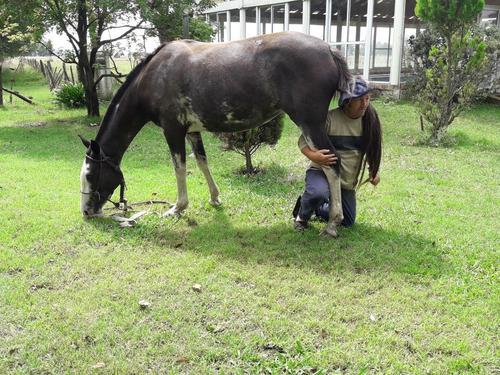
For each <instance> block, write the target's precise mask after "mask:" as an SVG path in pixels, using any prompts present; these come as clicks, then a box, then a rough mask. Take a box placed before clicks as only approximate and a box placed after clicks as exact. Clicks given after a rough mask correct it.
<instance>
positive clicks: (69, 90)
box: [54, 82, 85, 108]
mask: <svg viewBox="0 0 500 375" xmlns="http://www.w3.org/2000/svg"><path fill="white" fill-rule="evenodd" d="M54 93H55V96H56V101H57V102H58V103H60V104H62V105H63V106H65V107H68V108H81V107H84V106H85V90H84V88H83V85H82V84H81V83H80V82H77V83H69V82H68V83H64V84H63V85H62V86H61V87H59V88H58V89H56V90H55V92H54Z"/></svg>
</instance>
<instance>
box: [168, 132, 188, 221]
mask: <svg viewBox="0 0 500 375" xmlns="http://www.w3.org/2000/svg"><path fill="white" fill-rule="evenodd" d="M163 134H164V135H165V138H166V140H167V143H168V147H169V148H170V154H171V155H172V161H173V163H174V169H175V178H176V180H177V202H176V203H175V205H174V206H172V207H171V208H170V209H169V210H168V211H167V212H165V213H164V214H163V216H173V215H180V214H181V213H182V211H184V210H185V209H186V208H187V206H188V194H187V184H186V139H185V137H186V132H185V130H183V129H182V127H180V126H179V127H178V128H173V129H172V128H166V129H165V128H164V131H163Z"/></svg>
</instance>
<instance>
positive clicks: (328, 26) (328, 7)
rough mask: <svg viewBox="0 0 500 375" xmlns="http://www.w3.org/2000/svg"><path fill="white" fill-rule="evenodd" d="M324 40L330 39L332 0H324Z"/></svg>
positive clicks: (329, 40) (328, 40)
mask: <svg viewBox="0 0 500 375" xmlns="http://www.w3.org/2000/svg"><path fill="white" fill-rule="evenodd" d="M325 13H326V14H325V28H326V33H325V40H326V41H327V42H328V43H330V42H331V41H332V0H326V8H325Z"/></svg>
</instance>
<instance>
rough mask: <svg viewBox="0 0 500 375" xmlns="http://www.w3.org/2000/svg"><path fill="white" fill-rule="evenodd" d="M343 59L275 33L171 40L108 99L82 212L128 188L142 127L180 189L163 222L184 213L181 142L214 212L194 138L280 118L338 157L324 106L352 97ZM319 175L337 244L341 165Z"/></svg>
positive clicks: (86, 173) (88, 162)
mask: <svg viewBox="0 0 500 375" xmlns="http://www.w3.org/2000/svg"><path fill="white" fill-rule="evenodd" d="M352 84H353V77H352V75H351V74H350V73H349V70H348V67H347V64H346V62H345V59H344V58H343V56H342V55H340V53H339V52H338V51H337V50H336V49H334V48H333V47H331V46H330V45H329V44H328V43H326V42H324V41H322V40H320V39H317V38H315V37H312V36H309V35H306V34H302V33H297V32H281V33H274V34H266V35H261V36H257V37H253V38H248V39H244V40H239V41H232V42H227V43H220V44H214V43H202V42H197V41H193V40H176V41H171V42H168V43H165V44H163V45H161V46H160V47H158V48H157V49H156V50H155V51H154V52H153V53H152V54H150V55H148V56H147V57H146V58H145V59H144V60H143V61H142V62H141V63H139V64H138V65H137V66H136V67H135V68H134V69H133V70H132V71H131V73H130V74H129V75H128V77H127V79H126V81H125V82H124V83H123V85H122V86H121V87H120V88H119V89H118V91H117V93H116V94H115V95H114V97H113V99H112V101H111V103H110V105H109V107H108V109H107V112H106V113H105V115H104V117H103V119H102V121H101V124H100V127H99V131H98V134H97V136H96V138H95V140H91V141H88V140H86V139H84V138H83V137H80V138H81V140H82V143H83V144H84V146H85V147H86V153H85V158H84V160H83V165H82V168H81V173H80V180H81V212H82V214H83V216H84V217H86V218H90V217H95V216H102V207H103V206H104V204H105V203H106V201H108V200H109V198H110V197H111V196H112V194H113V192H114V191H115V189H116V188H117V187H118V186H121V191H120V200H123V189H124V186H125V180H124V177H123V173H122V171H121V169H120V162H121V160H122V157H123V154H124V153H125V151H126V150H127V148H128V146H129V145H130V143H131V142H132V140H133V139H134V137H135V136H136V135H137V133H138V132H139V131H140V130H141V129H142V127H143V126H144V125H145V124H146V123H147V122H149V121H152V122H153V123H154V124H156V125H158V126H159V127H161V128H162V129H163V133H164V136H165V139H166V141H167V144H168V146H169V149H170V153H171V157H172V160H173V165H174V169H175V175H176V180H177V201H176V203H175V205H174V206H172V207H171V208H170V210H168V212H166V215H174V214H176V215H177V214H180V213H182V211H183V210H185V209H186V207H187V206H188V195H187V189H186V139H187V140H188V141H189V142H190V144H191V146H192V150H193V153H194V155H195V158H196V161H197V164H198V166H199V168H200V169H201V171H202V172H203V174H204V176H205V179H206V181H207V184H208V188H209V191H210V203H211V204H212V205H219V204H221V202H220V200H219V189H218V187H217V184H216V183H215V181H214V179H213V177H212V174H211V172H210V169H209V168H208V164H207V156H206V153H205V149H204V146H203V141H202V138H201V134H200V132H201V131H210V132H236V131H244V130H248V129H251V128H255V127H258V126H260V125H263V124H265V123H267V122H268V121H270V120H272V119H274V118H275V117H276V116H279V115H282V114H283V113H286V114H288V116H289V117H290V119H291V120H292V121H293V122H294V123H295V124H296V125H298V126H299V127H300V129H301V130H302V133H303V134H304V136H305V138H306V140H307V142H308V144H309V145H310V147H313V148H316V149H329V150H330V152H333V153H335V149H334V147H333V145H332V144H331V142H330V140H329V138H328V137H327V135H326V130H325V122H326V117H327V112H328V108H329V104H330V102H331V100H332V98H333V97H334V96H335V95H336V94H337V93H339V92H350V89H351V87H352ZM340 163H341V160H338V161H337V164H336V165H334V166H333V167H328V168H324V171H325V174H326V176H327V179H328V183H329V185H330V192H331V200H330V202H332V204H330V220H329V222H328V223H327V226H326V229H325V230H324V232H325V233H326V234H328V235H331V236H334V237H336V236H337V231H336V227H337V225H339V224H340V223H341V222H342V219H343V214H342V205H341V201H340V196H341V194H340V178H339V164H340Z"/></svg>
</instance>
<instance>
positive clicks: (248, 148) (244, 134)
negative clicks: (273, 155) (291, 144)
mask: <svg viewBox="0 0 500 375" xmlns="http://www.w3.org/2000/svg"><path fill="white" fill-rule="evenodd" d="M283 119H284V116H283V115H279V116H278V117H276V118H274V119H272V120H271V121H269V122H268V123H266V124H264V125H261V126H259V127H258V128H254V129H250V130H246V131H241V132H235V133H215V135H216V136H217V137H218V138H219V139H220V140H221V141H222V142H223V144H224V147H223V148H224V149H225V150H231V151H235V152H237V153H238V154H240V155H243V156H244V157H245V168H244V169H243V173H244V174H247V175H251V174H254V173H256V172H257V169H256V168H254V166H253V163H252V155H253V154H254V153H255V151H257V150H258V149H259V148H260V147H261V146H263V145H264V144H267V145H270V146H274V145H276V143H278V140H279V139H280V137H281V133H282V132H283Z"/></svg>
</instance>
